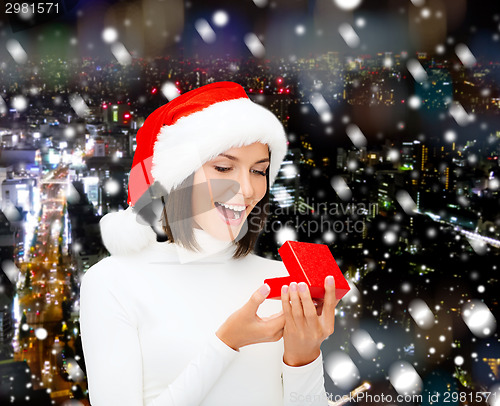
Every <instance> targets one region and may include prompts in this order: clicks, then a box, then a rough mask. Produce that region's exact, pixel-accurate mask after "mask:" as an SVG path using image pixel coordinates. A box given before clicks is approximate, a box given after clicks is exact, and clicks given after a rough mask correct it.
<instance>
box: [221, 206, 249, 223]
mask: <svg viewBox="0 0 500 406" xmlns="http://www.w3.org/2000/svg"><path fill="white" fill-rule="evenodd" d="M215 205H216V206H222V207H224V208H225V209H228V210H231V212H232V213H233V216H230V218H232V219H233V220H238V219H239V218H240V217H241V214H242V213H243V212H244V211H245V208H246V207H245V206H234V205H232V204H225V203H221V202H215ZM226 213H227V214H226ZM226 213H224V214H225V216H226V217H227V216H228V215H229V213H228V212H226Z"/></svg>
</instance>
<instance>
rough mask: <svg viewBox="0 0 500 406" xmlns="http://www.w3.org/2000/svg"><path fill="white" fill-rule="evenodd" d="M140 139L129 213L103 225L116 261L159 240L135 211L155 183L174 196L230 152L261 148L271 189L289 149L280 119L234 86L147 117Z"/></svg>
mask: <svg viewBox="0 0 500 406" xmlns="http://www.w3.org/2000/svg"><path fill="white" fill-rule="evenodd" d="M136 139H137V148H136V150H135V154H134V160H133V162H132V169H131V171H130V175H129V183H128V200H127V202H128V204H129V207H128V208H127V210H125V211H121V212H115V213H109V214H107V215H105V216H104V217H103V218H102V219H101V222H100V226H101V235H102V239H103V242H104V245H105V246H106V248H107V249H108V251H109V252H110V253H111V254H115V255H116V254H126V253H131V252H133V251H140V250H142V249H143V248H144V247H145V246H147V245H148V244H149V243H150V242H151V241H154V240H156V233H155V232H154V231H153V229H152V228H151V227H149V226H145V225H142V224H141V223H139V222H138V221H137V218H136V213H135V212H134V211H133V208H134V206H135V205H136V203H137V202H138V200H139V199H140V198H141V197H142V196H144V194H145V193H146V192H147V191H148V189H149V187H150V186H151V185H153V183H155V182H157V183H158V184H159V185H160V186H161V187H162V189H163V190H164V191H166V192H167V193H169V192H171V191H172V190H173V189H175V188H176V187H177V186H178V185H180V184H181V183H182V182H183V181H184V180H185V179H186V178H187V177H189V176H190V175H191V174H192V173H194V172H195V171H196V170H198V169H199V168H201V166H202V165H203V164H204V163H205V162H207V161H210V160H211V159H213V158H215V157H216V156H218V155H219V154H221V153H223V152H225V151H227V150H228V149H230V148H235V147H236V148H237V147H242V146H245V145H250V144H252V143H254V142H261V143H263V144H267V145H268V147H269V150H270V152H271V162H270V165H269V187H270V186H271V185H272V184H273V183H274V180H275V179H276V175H277V174H278V171H279V168H280V166H281V162H282V161H283V158H284V156H285V154H286V149H287V141H286V136H285V131H284V129H283V126H282V125H281V123H280V121H279V120H278V119H277V118H276V116H274V114H272V113H271V112H270V111H269V110H267V109H265V108H264V107H262V106H260V105H258V104H256V103H254V102H252V101H251V100H250V99H249V98H248V96H247V94H246V93H245V91H244V89H243V88H242V87H241V86H240V85H238V84H236V83H233V82H216V83H211V84H209V85H205V86H202V87H200V88H198V89H195V90H192V91H190V92H187V93H184V94H182V95H180V96H178V97H176V98H175V99H173V100H172V101H171V102H169V103H167V104H165V105H163V106H161V107H160V108H158V109H156V110H155V111H154V112H153V113H151V114H150V115H149V116H148V118H147V119H146V121H145V122H144V125H143V126H142V127H141V128H140V129H139V131H138V132H137V137H136Z"/></svg>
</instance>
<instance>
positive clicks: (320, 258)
mask: <svg viewBox="0 0 500 406" xmlns="http://www.w3.org/2000/svg"><path fill="white" fill-rule="evenodd" d="M278 252H279V254H280V256H281V259H282V260H283V263H284V265H285V267H286V269H287V271H288V274H289V275H290V276H285V277H281V278H271V279H266V280H264V283H267V284H268V285H269V287H270V288H271V292H270V293H269V295H268V297H267V298H268V299H280V298H281V287H282V286H283V285H290V283H291V282H297V283H299V282H305V283H307V285H308V286H309V290H310V292H311V297H312V298H313V299H323V298H324V296H325V278H326V277H327V276H328V275H333V278H334V279H335V294H336V295H337V299H341V298H342V297H343V296H344V295H345V294H346V293H347V292H348V291H349V290H350V289H351V288H350V287H349V284H348V283H347V281H346V279H345V278H344V275H342V272H341V271H340V269H339V267H338V265H337V263H336V262H335V259H334V258H333V255H332V253H331V252H330V249H329V248H328V246H327V245H325V244H312V243H307V242H298V241H287V242H285V243H284V244H283V245H282V246H281V248H280V249H279V250H278Z"/></svg>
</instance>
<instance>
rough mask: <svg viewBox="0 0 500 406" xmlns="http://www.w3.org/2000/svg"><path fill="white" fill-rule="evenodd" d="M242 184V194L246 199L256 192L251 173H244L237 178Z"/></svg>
mask: <svg viewBox="0 0 500 406" xmlns="http://www.w3.org/2000/svg"><path fill="white" fill-rule="evenodd" d="M237 181H238V183H239V185H240V191H241V194H242V195H243V197H244V198H245V199H247V198H250V197H252V196H253V194H254V186H253V183H252V179H251V177H250V174H249V173H243V174H240V175H239V176H238V179H237Z"/></svg>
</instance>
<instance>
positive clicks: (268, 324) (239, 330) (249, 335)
mask: <svg viewBox="0 0 500 406" xmlns="http://www.w3.org/2000/svg"><path fill="white" fill-rule="evenodd" d="M270 291H271V289H270V288H269V286H268V285H267V284H264V285H262V286H261V287H260V288H259V289H258V290H257V291H255V292H254V293H253V295H252V296H251V297H250V300H249V301H248V302H247V303H245V305H243V307H242V308H240V309H239V310H237V311H235V312H234V313H233V314H231V316H229V317H228V318H227V320H226V321H225V322H224V323H223V324H222V326H220V327H219V329H218V330H217V331H216V333H215V334H216V335H217V337H219V338H220V339H221V340H222V341H223V342H224V343H226V345H228V346H229V347H231V348H232V349H234V350H236V351H238V350H239V349H240V348H241V347H244V346H246V345H250V344H256V343H264V342H270V341H278V340H279V339H280V338H281V337H282V336H283V326H284V324H285V316H284V314H283V311H281V312H279V313H276V314H274V315H272V316H270V317H264V318H260V317H259V316H257V310H258V308H259V306H260V305H261V304H262V302H264V300H265V299H266V297H267V295H268V294H269V292H270Z"/></svg>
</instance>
